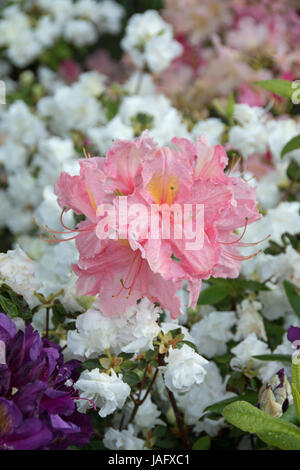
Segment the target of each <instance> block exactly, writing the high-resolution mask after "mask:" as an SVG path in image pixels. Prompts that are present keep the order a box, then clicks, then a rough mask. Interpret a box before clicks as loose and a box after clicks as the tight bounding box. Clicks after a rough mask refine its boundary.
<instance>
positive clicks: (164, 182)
mask: <svg viewBox="0 0 300 470" xmlns="http://www.w3.org/2000/svg"><path fill="white" fill-rule="evenodd" d="M147 189H148V191H149V193H150V194H151V196H152V198H153V199H154V201H155V202H157V204H168V205H171V204H172V203H173V202H174V200H175V198H176V196H177V193H178V189H179V181H178V177H177V176H172V175H167V176H162V175H156V176H153V177H152V178H151V180H150V182H149V184H148V186H147Z"/></svg>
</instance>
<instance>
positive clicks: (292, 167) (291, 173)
mask: <svg viewBox="0 0 300 470" xmlns="http://www.w3.org/2000/svg"><path fill="white" fill-rule="evenodd" d="M286 174H287V177H288V178H289V179H290V180H291V181H297V182H300V166H299V163H298V162H296V160H294V159H292V160H291V161H290V163H289V166H288V168H287V170H286Z"/></svg>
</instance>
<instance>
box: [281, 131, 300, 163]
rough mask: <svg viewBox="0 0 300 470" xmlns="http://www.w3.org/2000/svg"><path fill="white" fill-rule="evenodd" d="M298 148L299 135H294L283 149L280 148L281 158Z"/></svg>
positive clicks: (299, 146) (299, 142)
mask: <svg viewBox="0 0 300 470" xmlns="http://www.w3.org/2000/svg"><path fill="white" fill-rule="evenodd" d="M299 148H300V135H296V136H295V137H293V138H292V139H291V140H289V141H288V142H287V143H286V144H285V146H284V147H283V149H282V150H281V154H280V156H281V158H282V157H284V156H285V155H286V154H287V153H289V152H292V151H293V150H296V149H299Z"/></svg>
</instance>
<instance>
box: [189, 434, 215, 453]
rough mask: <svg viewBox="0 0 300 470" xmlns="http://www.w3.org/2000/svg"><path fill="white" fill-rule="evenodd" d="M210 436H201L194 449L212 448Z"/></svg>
mask: <svg viewBox="0 0 300 470" xmlns="http://www.w3.org/2000/svg"><path fill="white" fill-rule="evenodd" d="M210 444H211V442H210V437H209V436H204V437H200V438H199V439H198V440H197V441H196V442H195V443H194V445H193V447H192V450H209V449H210Z"/></svg>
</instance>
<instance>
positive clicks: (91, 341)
mask: <svg viewBox="0 0 300 470" xmlns="http://www.w3.org/2000/svg"><path fill="white" fill-rule="evenodd" d="M159 312H160V309H159V308H158V307H155V306H154V305H153V304H152V303H151V302H150V301H149V300H148V299H147V298H143V299H142V300H141V301H140V303H139V304H137V305H136V306H132V307H130V308H129V309H128V310H127V311H126V313H125V314H124V315H123V316H121V317H105V316H104V315H103V313H101V312H100V311H99V310H96V309H90V310H87V312H85V313H83V314H81V315H79V317H78V318H77V320H76V330H73V331H69V333H68V341H67V344H68V347H69V349H70V350H71V351H72V352H73V354H74V355H75V356H76V357H81V358H83V357H86V358H89V357H98V356H99V355H101V354H103V353H104V352H105V350H107V349H108V350H109V351H111V352H112V353H114V354H119V353H120V352H121V351H123V352H128V353H130V352H132V353H137V354H138V353H140V352H144V351H148V350H149V349H153V344H152V343H153V340H154V339H155V338H156V337H157V335H158V333H159V331H160V328H159V326H158V324H157V320H158V317H159Z"/></svg>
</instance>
